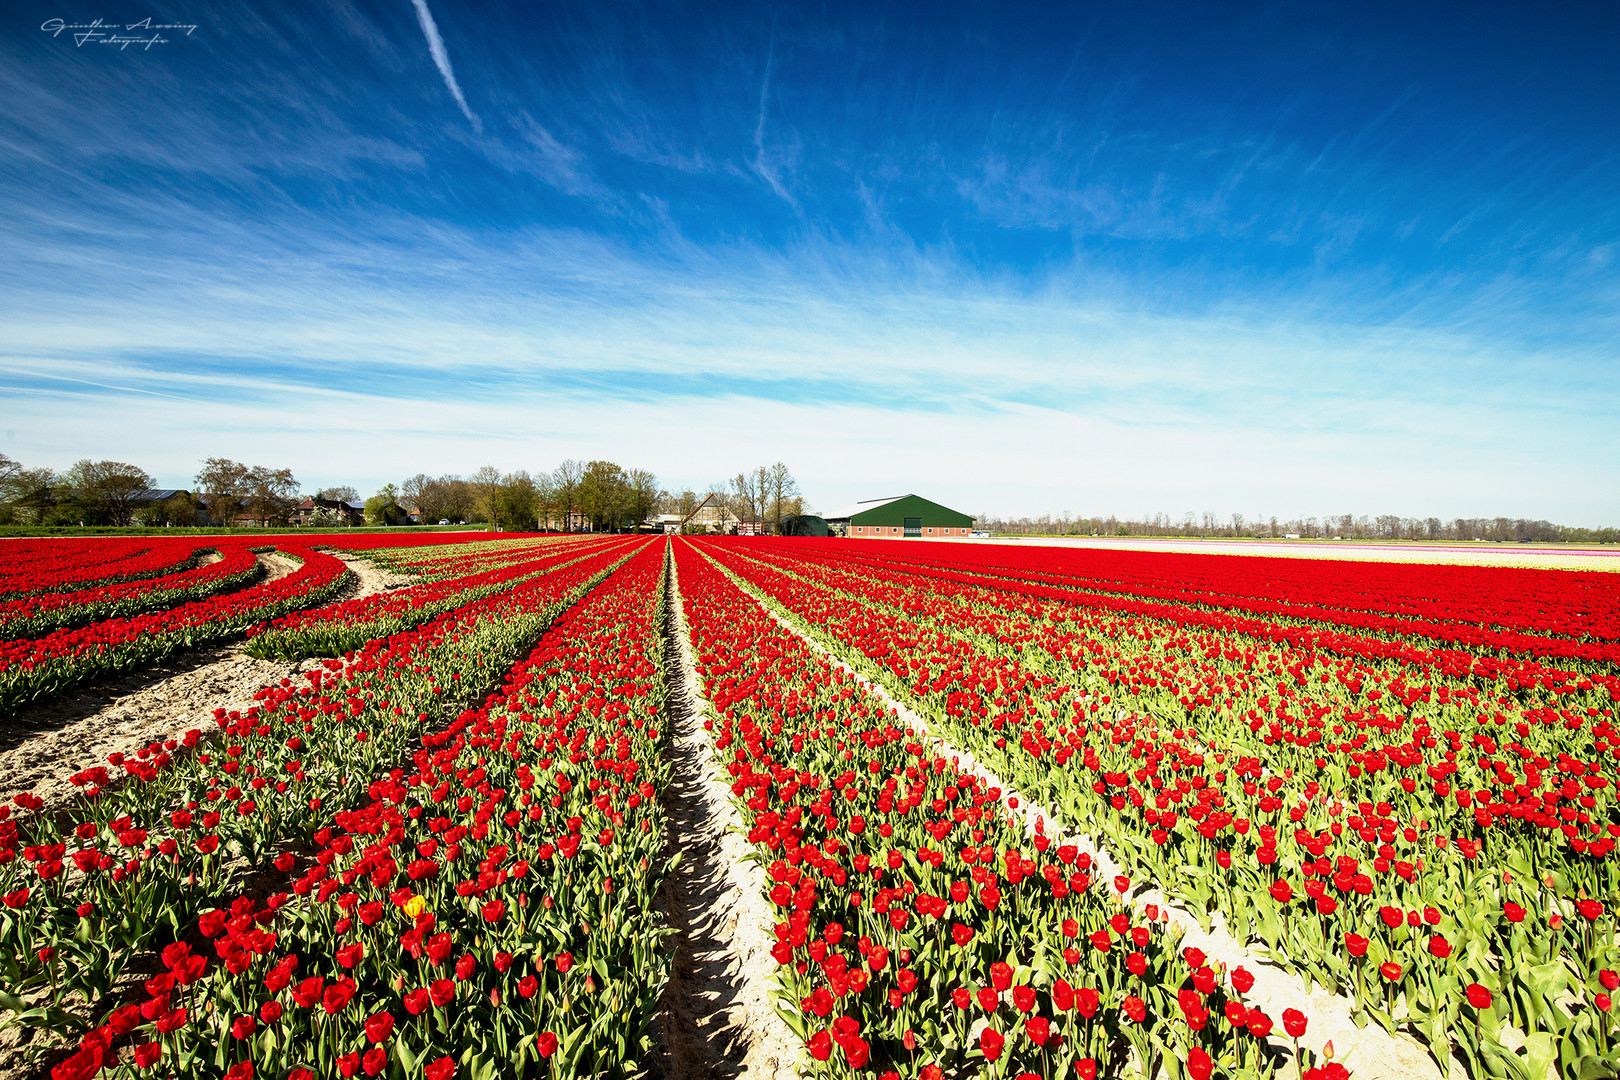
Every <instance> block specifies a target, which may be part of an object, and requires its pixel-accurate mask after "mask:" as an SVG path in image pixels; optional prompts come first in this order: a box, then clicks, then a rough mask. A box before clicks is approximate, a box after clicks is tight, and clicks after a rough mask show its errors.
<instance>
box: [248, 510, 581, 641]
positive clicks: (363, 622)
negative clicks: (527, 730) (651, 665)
mask: <svg viewBox="0 0 1620 1080" xmlns="http://www.w3.org/2000/svg"><path fill="white" fill-rule="evenodd" d="M608 546H611V542H610V543H609V545H608ZM602 548H603V543H602V542H601V541H600V540H596V541H590V542H574V543H567V544H557V543H552V544H549V545H547V546H545V547H542V548H538V549H537V548H535V547H534V546H533V545H520V546H513V545H511V544H510V542H508V546H507V547H506V548H505V549H504V550H497V551H496V552H494V553H492V554H489V555H486V556H484V557H483V558H484V559H486V560H499V565H497V566H495V567H494V568H490V569H484V570H481V571H478V572H474V573H469V574H462V575H459V576H450V575H452V574H454V569H455V566H454V564H455V563H456V562H459V560H460V558H461V557H460V556H459V555H455V554H452V555H450V556H447V557H445V558H443V559H422V558H415V559H413V560H412V561H411V563H410V564H409V565H410V566H411V567H412V568H413V569H414V571H415V572H417V573H420V574H422V575H423V576H424V578H425V579H426V580H423V581H421V582H418V583H416V584H413V585H410V586H408V587H406V588H402V589H394V590H390V591H387V592H380V593H374V594H373V595H371V596H363V597H357V598H356V599H353V600H348V601H345V602H343V603H341V604H334V605H331V606H329V607H324V608H320V609H318V610H303V611H294V612H291V613H289V614H286V615H283V616H281V617H280V618H278V619H276V620H275V621H273V622H268V623H261V624H259V625H258V626H256V627H253V628H252V629H251V630H249V631H248V634H249V642H248V648H247V651H248V654H249V655H251V656H258V657H262V658H264V659H282V660H302V659H304V658H305V657H309V656H334V655H336V654H338V653H343V652H348V651H350V650H352V649H357V648H359V647H361V646H362V645H364V644H365V643H366V642H368V641H372V640H375V639H377V638H384V637H388V636H389V635H391V634H398V633H402V632H403V631H406V630H409V629H411V628H412V627H415V626H420V625H421V624H422V623H425V622H427V621H428V620H430V619H433V618H436V617H437V616H439V615H442V614H444V613H445V612H447V611H453V610H455V609H456V608H459V607H462V606H464V605H466V604H470V603H473V602H475V601H478V600H482V599H484V598H485V597H489V596H494V595H496V594H497V593H500V592H504V591H505V590H507V589H510V588H511V587H512V586H513V585H514V584H516V583H518V582H520V581H523V580H524V579H526V578H529V577H532V576H533V575H535V574H543V573H546V572H548V571H550V570H553V569H558V568H561V567H564V566H567V565H568V564H570V563H571V562H573V561H575V560H578V559H582V558H588V557H589V556H590V555H591V554H592V553H594V552H597V551H600V550H601V549H602ZM379 554H380V553H379ZM377 561H379V562H381V561H383V560H381V559H379V560H377Z"/></svg>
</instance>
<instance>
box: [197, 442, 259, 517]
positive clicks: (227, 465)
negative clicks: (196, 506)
mask: <svg viewBox="0 0 1620 1080" xmlns="http://www.w3.org/2000/svg"><path fill="white" fill-rule="evenodd" d="M248 472H249V469H248V467H247V466H246V465H243V464H242V463H241V462H240V461H232V460H231V459H230V458H217V457H212V458H209V459H208V460H207V461H205V462H203V467H202V468H201V469H199V470H198V471H197V476H196V478H195V479H196V484H197V494H198V495H199V496H200V497H201V498H202V501H203V503H204V504H205V505H206V506H207V507H208V516H209V517H210V518H212V519H213V520H215V521H217V522H219V523H220V524H221V525H228V524H230V523H231V521H232V519H234V518H235V517H236V515H237V514H239V513H241V511H242V504H243V502H244V501H245V500H246V498H247V476H248Z"/></svg>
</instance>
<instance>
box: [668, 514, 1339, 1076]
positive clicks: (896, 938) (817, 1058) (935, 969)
mask: <svg viewBox="0 0 1620 1080" xmlns="http://www.w3.org/2000/svg"><path fill="white" fill-rule="evenodd" d="M677 552H678V555H677V563H678V566H679V581H680V587H681V592H682V595H683V597H684V603H685V613H686V617H687V620H688V622H689V624H690V627H691V633H692V637H693V642H694V645H695V649H696V656H697V669H698V672H699V675H700V677H701V680H702V683H703V687H704V690H705V693H706V695H707V696H708V698H709V700H710V701H711V702H712V703H713V706H714V708H715V710H716V716H715V718H714V719H712V720H710V721H708V723H707V726H709V727H710V729H711V730H712V732H713V739H714V745H715V748H716V751H717V754H718V759H719V762H720V763H721V765H722V766H723V768H724V769H725V772H726V774H727V777H728V778H729V780H730V782H731V790H732V792H733V794H734V796H735V797H736V799H737V802H738V806H739V810H740V811H741V812H742V814H743V817H744V820H745V822H746V823H747V825H748V827H749V834H748V835H749V839H750V841H751V842H752V843H754V844H755V845H756V850H757V851H758V852H759V858H760V860H761V863H762V865H764V866H765V867H766V869H767V871H768V874H769V877H770V879H771V880H772V881H773V882H774V883H775V884H774V885H773V888H772V892H771V894H770V899H771V901H772V902H773V904H775V905H776V908H777V910H778V911H779V912H780V921H779V922H778V924H777V925H776V927H775V933H776V937H777V945H776V949H775V951H774V953H773V955H774V956H775V959H776V960H777V963H778V965H779V966H778V976H777V998H778V1002H779V1004H778V1008H779V1011H780V1012H781V1013H782V1014H783V1017H784V1019H785V1020H786V1021H787V1022H788V1023H789V1025H790V1026H791V1027H792V1028H793V1029H794V1030H795V1031H797V1032H798V1033H799V1034H800V1036H801V1037H802V1038H804V1040H805V1045H806V1051H807V1055H808V1062H807V1063H806V1064H807V1065H808V1066H809V1067H810V1068H811V1069H812V1070H813V1071H814V1072H816V1073H824V1074H827V1075H851V1074H855V1073H866V1072H868V1071H871V1072H875V1073H880V1074H881V1075H883V1076H885V1077H892V1076H899V1075H904V1076H907V1077H911V1076H919V1077H938V1076H941V1075H942V1073H944V1072H946V1071H949V1072H951V1073H953V1074H959V1073H960V1071H961V1070H964V1069H968V1070H974V1069H977V1070H980V1071H981V1072H982V1073H984V1074H987V1075H995V1076H1013V1075H1017V1076H1020V1077H1033V1076H1041V1077H1054V1076H1078V1077H1085V1078H1090V1077H1095V1076H1097V1075H1118V1074H1120V1073H1121V1072H1123V1071H1125V1070H1126V1069H1127V1067H1130V1068H1134V1069H1135V1070H1138V1071H1140V1072H1141V1073H1142V1074H1143V1075H1149V1076H1151V1075H1155V1074H1156V1073H1158V1072H1160V1071H1163V1072H1166V1073H1167V1074H1168V1075H1171V1076H1180V1075H1188V1076H1191V1077H1193V1078H1194V1080H1207V1078H1208V1077H1209V1076H1211V1075H1212V1074H1213V1073H1214V1071H1215V1070H1217V1069H1219V1070H1220V1071H1221V1072H1222V1073H1223V1074H1225V1073H1242V1074H1243V1075H1251V1076H1269V1075H1272V1074H1273V1072H1274V1071H1277V1070H1278V1069H1279V1066H1281V1065H1282V1059H1281V1058H1280V1056H1279V1055H1278V1054H1276V1052H1275V1050H1276V1040H1275V1039H1272V1038H1269V1037H1270V1036H1272V1032H1273V1027H1274V1024H1275V1023H1276V1019H1275V1018H1272V1017H1269V1016H1267V1015H1266V1014H1264V1013H1263V1012H1261V1011H1260V1010H1258V1009H1254V1008H1251V1007H1249V1006H1248V1005H1246V1004H1245V1003H1244V1001H1243V998H1242V995H1243V993H1244V992H1246V991H1247V989H1248V988H1249V983H1248V978H1247V975H1246V973H1244V972H1243V971H1242V970H1241V969H1239V970H1237V971H1232V972H1223V971H1220V970H1218V969H1216V968H1214V967H1212V966H1210V965H1209V964H1208V963H1207V962H1206V959H1207V958H1205V957H1204V956H1202V955H1201V954H1198V953H1197V952H1196V951H1195V950H1188V951H1187V952H1185V953H1184V954H1183V955H1180V956H1178V955H1177V954H1176V946H1175V941H1174V938H1173V937H1172V936H1171V935H1169V934H1168V933H1167V932H1166V931H1165V930H1164V929H1163V928H1162V927H1159V926H1156V925H1153V924H1152V923H1151V922H1148V923H1144V924H1139V925H1138V924H1136V919H1135V918H1134V917H1133V916H1132V914H1131V911H1130V910H1129V908H1127V907H1126V906H1125V905H1124V904H1123V903H1122V902H1121V897H1122V895H1123V893H1124V892H1125V891H1127V890H1128V889H1129V887H1130V886H1129V882H1127V881H1125V880H1124V879H1120V880H1117V881H1113V882H1103V881H1098V880H1095V878H1094V877H1093V874H1092V872H1091V870H1092V868H1091V866H1090V862H1089V858H1088V857H1086V856H1083V855H1080V854H1078V853H1077V852H1076V850H1075V848H1074V847H1073V846H1070V845H1068V844H1067V843H1065V841H1064V840H1063V839H1062V838H1061V837H1056V836H1048V835H1046V834H1045V833H1040V834H1037V835H1035V836H1033V837H1031V836H1029V835H1026V834H1025V833H1024V832H1023V830H1022V829H1021V828H1020V827H1019V825H1018V823H1017V821H1016V820H1015V818H1014V817H1013V815H1012V813H1011V811H1012V809H1013V808H1015V807H1016V805H1017V800H1016V799H1011V800H1008V799H1006V798H1005V795H1004V793H1002V792H1000V791H997V790H995V789H989V788H987V786H986V784H985V783H984V782H983V781H981V780H979V779H978V778H976V777H974V776H972V775H968V774H964V773H962V772H961V771H959V770H958V769H957V767H956V766H955V765H954V764H953V763H952V762H950V761H947V760H945V759H944V758H942V757H940V756H939V755H938V754H936V753H932V752H930V751H929V750H928V748H927V744H926V743H925V741H924V740H923V739H922V738H920V737H919V736H918V735H917V734H916V733H914V732H912V731H911V730H909V729H908V728H906V727H905V726H904V725H903V724H902V723H900V722H899V721H898V719H897V718H896V717H895V716H894V715H893V714H892V712H891V711H890V710H888V709H887V708H885V707H884V706H883V705H882V704H881V702H880V701H879V700H878V699H876V698H875V697H873V696H872V695H871V694H870V693H869V692H867V691H866V690H865V689H864V688H863V687H862V686H861V685H860V684H859V683H858V682H856V681H855V680H853V679H851V678H849V677H848V676H846V675H844V674H843V673H842V672H840V671H839V670H837V669H836V668H834V667H832V666H831V665H829V664H828V663H827V661H826V660H824V659H823V658H822V657H820V656H819V655H818V654H816V653H815V652H814V651H813V650H811V649H810V648H808V647H807V646H806V645H805V644H804V643H803V642H801V641H800V640H799V639H798V638H796V637H794V636H793V635H791V634H788V633H786V632H784V631H783V630H781V629H780V628H779V627H777V626H776V624H775V623H774V622H772V621H771V620H770V619H769V618H768V617H767V616H766V615H765V614H764V612H762V611H761V610H760V609H759V607H758V606H757V605H756V604H754V602H753V601H752V600H751V599H750V598H749V597H748V596H747V595H746V594H744V593H743V592H742V591H741V590H740V589H738V588H737V587H736V585H734V584H732V583H731V582H730V581H728V580H727V579H726V577H725V575H724V574H723V573H721V572H720V571H719V570H718V569H717V568H716V567H715V566H713V565H712V564H711V563H710V562H709V561H708V560H707V559H706V558H705V557H703V556H702V555H700V554H699V553H698V551H697V550H696V549H695V548H694V547H692V546H691V545H690V544H689V543H688V542H685V541H681V542H678V544H677ZM1149 914H1150V917H1151V916H1152V914H1153V913H1151V912H1150V913H1149ZM1280 1019H1281V1020H1282V1021H1283V1022H1284V1023H1285V1024H1286V1029H1287V1033H1288V1034H1290V1035H1293V1036H1297V1035H1299V1034H1302V1033H1303V1030H1304V1028H1303V1025H1304V1019H1303V1017H1301V1016H1298V1015H1292V1014H1291V1015H1287V1016H1285V1017H1283V1018H1280ZM1282 1071H1283V1072H1285V1073H1286V1075H1289V1076H1293V1075H1295V1067H1294V1066H1291V1065H1290V1066H1285V1067H1283V1068H1282ZM1307 1075H1310V1076H1329V1077H1331V1076H1343V1075H1345V1074H1344V1070H1343V1069H1342V1067H1339V1066H1336V1065H1331V1064H1330V1065H1324V1066H1321V1067H1313V1068H1312V1069H1310V1070H1309V1071H1308V1072H1307Z"/></svg>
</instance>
